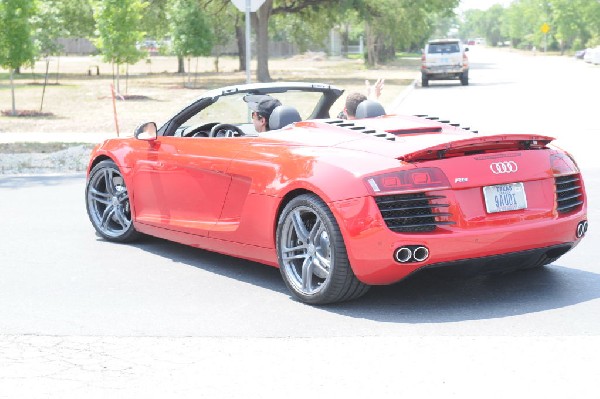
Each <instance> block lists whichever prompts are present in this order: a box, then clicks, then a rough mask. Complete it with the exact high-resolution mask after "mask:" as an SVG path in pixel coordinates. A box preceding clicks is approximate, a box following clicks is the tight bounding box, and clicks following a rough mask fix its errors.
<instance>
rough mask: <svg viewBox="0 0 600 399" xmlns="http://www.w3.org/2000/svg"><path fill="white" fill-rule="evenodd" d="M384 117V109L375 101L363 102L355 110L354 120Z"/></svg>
mask: <svg viewBox="0 0 600 399" xmlns="http://www.w3.org/2000/svg"><path fill="white" fill-rule="evenodd" d="M381 115H385V109H383V106H382V105H381V104H379V103H378V102H377V101H373V100H365V101H363V102H361V103H360V104H358V107H357V108H356V119H363V118H374V117H376V116H381Z"/></svg>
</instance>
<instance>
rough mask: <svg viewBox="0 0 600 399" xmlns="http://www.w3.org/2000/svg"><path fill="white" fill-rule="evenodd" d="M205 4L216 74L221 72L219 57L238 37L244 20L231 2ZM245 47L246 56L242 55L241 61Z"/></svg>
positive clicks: (208, 1) (210, 1) (207, 2)
mask: <svg viewBox="0 0 600 399" xmlns="http://www.w3.org/2000/svg"><path fill="white" fill-rule="evenodd" d="M203 3H204V4H203V8H204V11H205V13H206V16H207V22H208V24H209V26H210V29H211V32H212V38H213V54H215V70H216V72H219V57H220V55H221V52H222V47H223V46H225V45H226V44H227V43H229V42H230V41H231V39H233V38H234V37H237V29H238V27H241V20H242V18H240V17H241V14H240V13H239V12H238V10H237V8H236V7H235V6H233V4H232V3H231V1H229V0H227V1H215V0H203ZM242 28H243V27H242ZM244 39H245V38H244ZM243 47H244V54H240V56H241V57H240V59H242V58H243V57H244V56H245V46H243ZM244 60H245V58H244ZM244 62H245V61H244ZM240 69H241V68H240ZM244 70H245V65H244Z"/></svg>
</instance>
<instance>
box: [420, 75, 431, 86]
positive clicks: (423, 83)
mask: <svg viewBox="0 0 600 399" xmlns="http://www.w3.org/2000/svg"><path fill="white" fill-rule="evenodd" d="M421 86H422V87H429V78H428V77H427V75H426V74H424V73H423V74H421Z"/></svg>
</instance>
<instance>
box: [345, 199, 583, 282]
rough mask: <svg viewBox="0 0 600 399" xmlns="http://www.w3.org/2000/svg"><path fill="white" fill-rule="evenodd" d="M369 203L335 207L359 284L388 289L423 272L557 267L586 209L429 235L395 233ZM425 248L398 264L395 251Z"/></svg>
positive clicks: (356, 201)
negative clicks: (417, 257) (420, 255)
mask: <svg viewBox="0 0 600 399" xmlns="http://www.w3.org/2000/svg"><path fill="white" fill-rule="evenodd" d="M370 200H371V199H370V198H363V199H354V200H353V201H354V204H353V205H354V206H350V205H349V203H348V202H345V203H343V204H335V206H334V213H335V214H336V218H337V220H338V224H340V228H341V230H342V234H343V235H344V240H345V244H346V248H347V251H348V257H349V259H350V264H351V265H352V269H353V271H354V273H355V275H356V276H357V277H358V279H359V280H361V281H362V282H364V283H366V284H371V285H383V284H391V283H394V282H397V281H400V280H402V279H404V278H406V277H407V276H409V275H411V274H413V273H415V272H416V271H418V270H420V269H424V268H434V267H442V266H449V267H455V268H465V270H469V269H473V270H487V271H490V272H493V271H502V270H511V269H519V268H528V267H535V266H539V265H542V264H546V263H549V262H553V261H554V260H556V259H558V257H560V256H561V255H563V254H564V253H566V252H567V251H569V250H570V249H572V248H573V247H575V246H576V245H577V244H578V243H579V241H580V239H581V238H578V237H577V225H578V223H579V222H581V221H583V220H586V213H585V211H584V210H582V211H580V212H574V213H573V214H571V215H568V216H561V217H557V218H548V219H542V220H535V221H523V222H520V223H513V224H510V225H506V226H498V225H494V226H481V227H471V228H468V229H467V228H465V229H460V228H455V227H448V228H444V229H441V228H440V229H437V230H436V231H433V232H424V233H395V232H393V231H391V230H389V229H388V228H387V226H386V225H385V223H384V222H383V220H382V219H381V217H380V214H379V211H378V209H377V206H376V205H375V204H372V205H371V201H370ZM405 246H415V247H418V246H424V247H426V248H427V249H428V251H429V257H428V258H427V259H426V260H424V261H421V262H407V263H399V262H398V261H396V260H395V259H394V253H395V251H396V250H397V249H398V248H400V247H405Z"/></svg>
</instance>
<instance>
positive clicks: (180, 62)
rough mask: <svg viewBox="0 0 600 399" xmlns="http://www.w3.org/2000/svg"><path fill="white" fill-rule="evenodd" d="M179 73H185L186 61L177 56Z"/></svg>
mask: <svg viewBox="0 0 600 399" xmlns="http://www.w3.org/2000/svg"><path fill="white" fill-rule="evenodd" d="M177 73H185V61H184V59H183V57H181V56H177Z"/></svg>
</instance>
